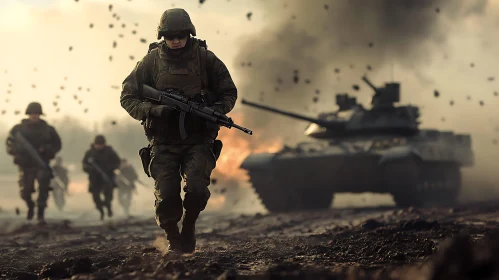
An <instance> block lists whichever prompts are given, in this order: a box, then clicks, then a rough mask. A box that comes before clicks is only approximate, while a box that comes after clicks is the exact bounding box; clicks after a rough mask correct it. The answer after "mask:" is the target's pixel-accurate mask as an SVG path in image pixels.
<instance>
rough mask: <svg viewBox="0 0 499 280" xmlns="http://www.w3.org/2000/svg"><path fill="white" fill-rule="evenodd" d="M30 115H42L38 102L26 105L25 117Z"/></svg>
mask: <svg viewBox="0 0 499 280" xmlns="http://www.w3.org/2000/svg"><path fill="white" fill-rule="evenodd" d="M31 114H40V115H42V114H43V112H42V105H41V104H40V103H38V102H31V103H29V104H28V108H26V115H31Z"/></svg>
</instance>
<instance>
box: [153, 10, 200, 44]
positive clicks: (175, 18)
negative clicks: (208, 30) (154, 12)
mask: <svg viewBox="0 0 499 280" xmlns="http://www.w3.org/2000/svg"><path fill="white" fill-rule="evenodd" d="M157 31H158V40H159V39H161V37H163V35H164V34H165V33H167V32H181V31H189V32H190V33H191V34H192V36H196V28H195V27H194V25H193V24H192V21H191V18H190V17H189V14H188V13H187V12H186V11H185V10H184V9H179V8H175V9H168V10H166V11H165V12H164V13H163V15H162V16H161V19H160V20H159V24H158V30H157Z"/></svg>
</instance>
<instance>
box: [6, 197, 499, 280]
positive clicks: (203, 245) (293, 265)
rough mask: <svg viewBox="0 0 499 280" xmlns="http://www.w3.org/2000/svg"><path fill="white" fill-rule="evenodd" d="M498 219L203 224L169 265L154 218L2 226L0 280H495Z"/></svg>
mask: <svg viewBox="0 0 499 280" xmlns="http://www.w3.org/2000/svg"><path fill="white" fill-rule="evenodd" d="M498 205H499V204H498ZM497 210H499V206H496V205H495V204H474V205H467V206H462V207H459V208H452V209H449V208H440V209H435V208H433V209H411V208H409V209H397V208H393V207H382V208H379V207H378V208H360V209H330V210H325V211H317V212H300V213H288V214H265V215H262V214H257V215H243V216H230V215H226V216H223V215H219V214H205V215H203V216H202V217H201V218H200V221H199V226H198V246H197V249H196V252H195V253H194V254H190V255H183V256H181V257H179V258H177V259H169V258H168V257H164V256H163V253H164V251H165V248H166V246H167V244H168V243H167V241H166V239H165V238H164V234H163V233H162V231H161V230H160V229H159V228H158V227H157V226H156V224H155V222H154V220H153V219H152V218H151V219H138V218H137V219H133V218H132V219H123V220H117V221H113V222H104V223H102V224H95V225H86V226H85V225H78V226H76V225H73V224H72V223H71V221H69V220H49V223H48V224H47V225H45V226H39V225H36V224H34V223H33V224H29V223H24V222H22V223H19V222H18V221H14V220H8V219H3V220H2V221H3V225H4V226H3V227H2V228H3V230H2V233H1V238H0V256H1V257H0V278H2V279H3V278H6V279H43V278H50V279H61V278H62V279H64V278H70V279H171V278H173V279H496V278H494V276H492V275H495V276H496V277H497V276H498V275H499V273H498V272H497V269H498V268H499V261H498V260H499V257H498V256H497V254H499V245H498V244H499V239H497V238H495V236H496V235H495V234H494V230H495V229H496V228H498V225H499V212H498V211H497ZM7 229H8V230H7ZM451 238H453V239H451ZM447 239H451V240H452V241H446V242H443V243H442V241H445V240H447ZM442 244H443V245H442ZM442 248H444V249H442ZM494 248H495V249H494ZM476 276H479V277H478V278H476ZM487 277H489V278H487Z"/></svg>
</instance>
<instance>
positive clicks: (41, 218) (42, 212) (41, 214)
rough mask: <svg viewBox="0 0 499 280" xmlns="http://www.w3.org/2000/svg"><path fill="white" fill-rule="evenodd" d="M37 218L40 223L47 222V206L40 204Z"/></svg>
mask: <svg viewBox="0 0 499 280" xmlns="http://www.w3.org/2000/svg"><path fill="white" fill-rule="evenodd" d="M37 220H38V223H39V224H45V207H42V206H38V212H37Z"/></svg>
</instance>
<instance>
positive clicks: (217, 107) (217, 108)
mask: <svg viewBox="0 0 499 280" xmlns="http://www.w3.org/2000/svg"><path fill="white" fill-rule="evenodd" d="M210 109H212V110H213V111H215V112H217V113H219V114H222V115H223V114H224V113H223V108H222V105H218V104H217V105H213V106H210Z"/></svg>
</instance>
